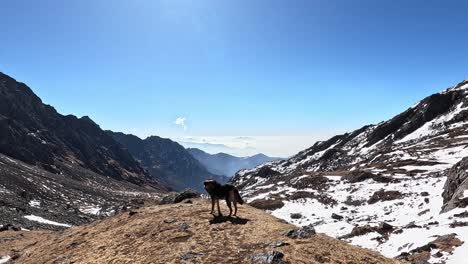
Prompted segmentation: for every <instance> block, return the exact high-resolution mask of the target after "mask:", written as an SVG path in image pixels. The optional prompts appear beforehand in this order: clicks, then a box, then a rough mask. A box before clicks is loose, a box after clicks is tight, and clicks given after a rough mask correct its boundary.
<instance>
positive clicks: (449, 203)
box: [442, 157, 468, 212]
mask: <svg viewBox="0 0 468 264" xmlns="http://www.w3.org/2000/svg"><path fill="white" fill-rule="evenodd" d="M465 190H468V157H467V158H464V159H462V160H461V161H460V162H458V163H457V164H455V165H454V166H453V167H452V168H450V170H449V172H448V174H447V181H446V182H445V185H444V191H443V192H442V197H443V198H444V205H443V207H442V212H448V211H450V210H452V209H454V208H457V207H460V208H463V207H466V206H467V205H468V201H467V200H465V199H464V191H465Z"/></svg>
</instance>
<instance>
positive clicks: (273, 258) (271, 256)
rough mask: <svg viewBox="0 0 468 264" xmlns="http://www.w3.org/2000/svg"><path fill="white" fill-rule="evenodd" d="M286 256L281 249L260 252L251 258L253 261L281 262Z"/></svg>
mask: <svg viewBox="0 0 468 264" xmlns="http://www.w3.org/2000/svg"><path fill="white" fill-rule="evenodd" d="M283 257H284V254H283V253H281V252H279V251H269V252H267V253H260V254H256V255H254V256H251V257H250V258H249V260H250V262H252V263H262V264H274V263H279V262H280V261H281V260H282V259H283Z"/></svg>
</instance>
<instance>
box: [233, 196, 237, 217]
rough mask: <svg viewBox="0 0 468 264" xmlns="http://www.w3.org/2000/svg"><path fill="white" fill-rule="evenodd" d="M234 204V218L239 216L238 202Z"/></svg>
mask: <svg viewBox="0 0 468 264" xmlns="http://www.w3.org/2000/svg"><path fill="white" fill-rule="evenodd" d="M233 203H234V216H236V215H237V201H236V200H234V202H233Z"/></svg>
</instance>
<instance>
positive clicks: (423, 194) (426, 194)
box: [421, 192, 429, 196]
mask: <svg viewBox="0 0 468 264" xmlns="http://www.w3.org/2000/svg"><path fill="white" fill-rule="evenodd" d="M421 196H429V193H428V192H421Z"/></svg>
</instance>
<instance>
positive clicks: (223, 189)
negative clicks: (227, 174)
mask: <svg viewBox="0 0 468 264" xmlns="http://www.w3.org/2000/svg"><path fill="white" fill-rule="evenodd" d="M203 185H204V186H205V190H206V192H207V193H208V194H209V195H210V197H211V214H212V215H214V206H215V203H216V204H217V205H218V216H222V214H221V210H220V209H219V200H220V199H225V200H226V204H227V206H228V207H229V216H231V215H232V207H231V202H232V203H233V204H234V216H236V214H237V204H238V203H239V204H244V200H242V197H241V196H240V194H239V191H238V190H237V188H236V187H234V185H231V184H225V185H221V184H219V183H218V182H217V181H215V180H206V181H205V182H203Z"/></svg>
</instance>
